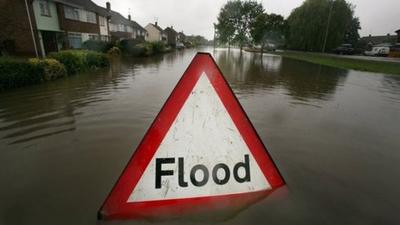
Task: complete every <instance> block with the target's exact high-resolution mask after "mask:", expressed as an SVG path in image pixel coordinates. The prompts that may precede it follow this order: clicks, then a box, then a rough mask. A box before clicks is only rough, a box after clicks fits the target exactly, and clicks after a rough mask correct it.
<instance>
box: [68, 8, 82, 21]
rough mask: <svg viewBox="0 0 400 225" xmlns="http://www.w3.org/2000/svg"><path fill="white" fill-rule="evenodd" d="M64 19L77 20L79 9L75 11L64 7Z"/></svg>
mask: <svg viewBox="0 0 400 225" xmlns="http://www.w3.org/2000/svg"><path fill="white" fill-rule="evenodd" d="M64 14H65V18H67V19H70V20H79V9H75V8H72V7H69V6H64Z"/></svg>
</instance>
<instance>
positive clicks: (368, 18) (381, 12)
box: [93, 0, 400, 39]
mask: <svg viewBox="0 0 400 225" xmlns="http://www.w3.org/2000/svg"><path fill="white" fill-rule="evenodd" d="M93 1H94V2H96V3H97V4H98V5H100V6H103V7H105V3H106V2H107V1H108V0H93ZM109 1H110V2H111V9H112V10H114V11H118V12H119V13H121V14H122V15H124V16H125V17H127V15H128V12H129V9H130V12H131V15H132V19H133V20H136V21H137V22H138V23H139V24H141V25H142V26H143V27H144V26H146V25H147V24H148V23H150V22H151V23H154V21H156V20H157V21H158V24H159V25H160V26H161V27H163V28H165V27H167V26H171V25H172V26H173V27H174V29H175V30H177V31H184V33H185V34H199V35H203V36H205V37H206V38H208V39H212V37H213V26H212V24H213V22H215V21H216V18H217V15H218V12H219V10H220V8H221V6H222V5H223V4H224V3H226V2H227V0H109ZM303 1H304V0H263V1H258V2H262V3H263V5H264V8H265V9H266V11H267V12H268V13H277V14H281V15H283V16H284V17H285V18H286V17H287V16H289V14H290V12H291V11H292V9H294V8H296V7H298V6H300V5H301V3H302V2H303ZM348 1H349V2H351V3H352V4H354V5H356V9H355V14H356V16H358V17H359V18H360V21H361V27H362V30H361V32H360V34H361V36H365V35H368V34H372V35H385V34H387V33H391V34H394V31H395V30H398V29H400V0H379V1H377V0H348Z"/></svg>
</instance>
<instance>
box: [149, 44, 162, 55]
mask: <svg viewBox="0 0 400 225" xmlns="http://www.w3.org/2000/svg"><path fill="white" fill-rule="evenodd" d="M151 45H152V47H153V53H154V54H159V53H163V52H164V51H165V44H164V42H162V41H156V42H151Z"/></svg>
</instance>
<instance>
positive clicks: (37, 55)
mask: <svg viewBox="0 0 400 225" xmlns="http://www.w3.org/2000/svg"><path fill="white" fill-rule="evenodd" d="M25 7H26V14H27V15H28V21H29V27H30V28H31V34H32V40H33V47H34V48H35V54H36V58H39V53H38V49H37V46H36V38H35V33H34V32H33V26H32V20H31V14H30V13H29V7H28V1H27V0H25Z"/></svg>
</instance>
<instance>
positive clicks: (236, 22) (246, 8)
mask: <svg viewBox="0 0 400 225" xmlns="http://www.w3.org/2000/svg"><path fill="white" fill-rule="evenodd" d="M262 13H264V7H263V6H262V4H261V3H257V2H256V1H244V2H243V1H241V0H235V1H229V2H227V3H226V4H225V5H224V6H223V7H222V8H221V10H220V13H219V15H218V22H217V24H216V29H217V34H218V41H219V42H221V43H228V46H229V47H230V45H231V44H232V43H234V44H237V45H238V46H239V47H240V50H242V49H243V47H244V46H245V45H246V44H247V43H249V42H251V41H252V40H251V34H250V31H251V29H252V26H253V24H254V23H255V21H256V18H257V16H258V15H260V14H262Z"/></svg>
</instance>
